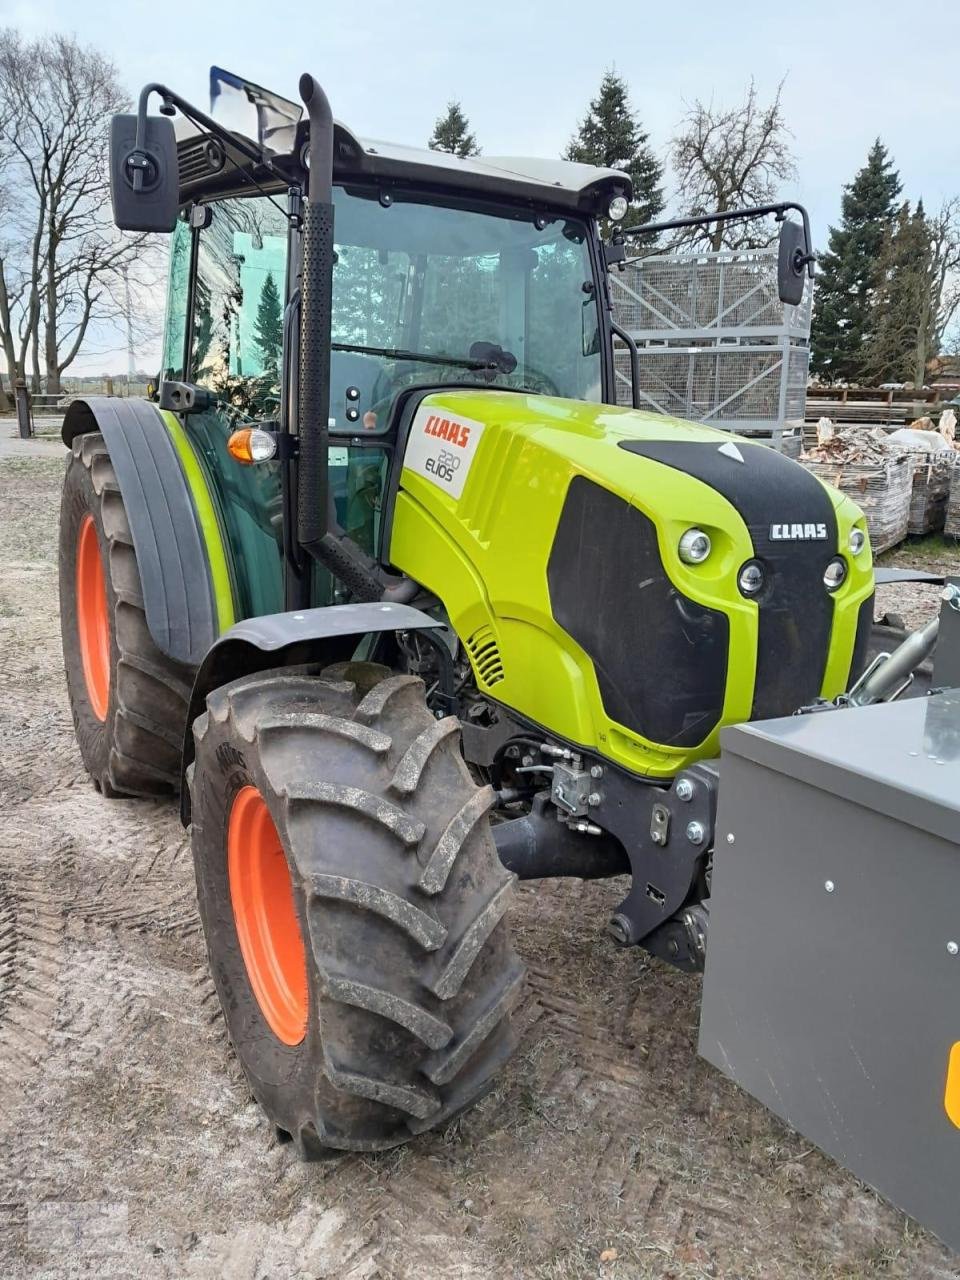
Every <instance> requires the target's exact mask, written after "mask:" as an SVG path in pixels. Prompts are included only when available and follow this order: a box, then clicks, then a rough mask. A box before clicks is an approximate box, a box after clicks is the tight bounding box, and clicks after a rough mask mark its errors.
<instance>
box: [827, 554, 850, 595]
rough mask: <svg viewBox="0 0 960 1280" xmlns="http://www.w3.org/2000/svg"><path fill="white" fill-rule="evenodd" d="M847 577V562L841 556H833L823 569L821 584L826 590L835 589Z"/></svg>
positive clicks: (841, 584)
mask: <svg viewBox="0 0 960 1280" xmlns="http://www.w3.org/2000/svg"><path fill="white" fill-rule="evenodd" d="M846 579H847V562H846V560H844V558H843V556H834V558H833V559H832V560H831V561H830V563H829V564H828V565H827V567H826V569H824V571H823V585H824V586H825V587H826V588H827V590H828V591H836V590H837V588H838V587H842V586H843V584H844V582H845V581H846Z"/></svg>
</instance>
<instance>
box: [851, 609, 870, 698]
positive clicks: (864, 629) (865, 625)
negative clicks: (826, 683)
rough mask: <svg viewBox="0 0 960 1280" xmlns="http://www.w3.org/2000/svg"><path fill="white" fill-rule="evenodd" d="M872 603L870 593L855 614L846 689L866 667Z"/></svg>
mask: <svg viewBox="0 0 960 1280" xmlns="http://www.w3.org/2000/svg"><path fill="white" fill-rule="evenodd" d="M873 602H874V596H873V593H871V594H870V595H869V596H867V598H866V600H864V602H863V604H862V605H861V606H860V612H859V613H858V614H857V635H856V639H855V640H854V642H853V659H852V661H851V663H850V675H849V677H848V679H847V688H848V689H850V688H852V686H853V683H854V681H855V680H858V679H859V678H860V676H861V675H863V671H864V668H865V667H866V665H867V655H868V654H869V652H870V633H871V632H872V630H873Z"/></svg>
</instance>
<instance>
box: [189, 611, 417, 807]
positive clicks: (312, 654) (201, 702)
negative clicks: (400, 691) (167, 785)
mask: <svg viewBox="0 0 960 1280" xmlns="http://www.w3.org/2000/svg"><path fill="white" fill-rule="evenodd" d="M438 626H440V623H438V622H437V620H436V618H431V617H430V616H429V615H428V614H426V613H421V611H420V610H419V609H414V608H413V607H412V606H411V605H408V604H388V603H387V602H386V601H373V602H371V603H361V604H334V605H326V606H325V607H323V608H320V609H303V610H301V611H300V612H298V613H269V614H262V615H261V616H260V617H258V618H246V619H245V620H244V621H243V622H238V623H237V625H236V626H235V627H231V628H230V630H229V631H227V632H225V633H224V635H222V636H221V637H220V639H219V640H218V641H217V642H216V643H215V644H214V645H213V646H212V647H211V649H210V651H209V653H207V655H206V657H205V658H204V659H203V662H202V663H201V664H200V669H199V670H198V671H197V674H196V677H195V679H194V682H193V692H192V693H191V695H190V708H189V711H188V712H187V725H186V732H185V734H184V739H183V751H182V753H181V776H180V820H181V822H182V823H183V825H184V826H187V825H189V822H190V788H189V787H188V786H187V784H186V772H187V769H188V768H189V766H190V764H191V763H192V762H193V754H194V753H193V722H194V720H195V719H196V718H197V716H198V715H200V713H201V712H202V711H203V709H204V706H205V705H206V701H207V694H208V693H210V692H211V691H212V690H213V689H217V688H219V687H220V686H221V685H224V684H228V683H229V682H230V681H231V680H238V679H240V677H241V676H246V675H253V674H254V672H257V671H266V670H269V669H272V668H275V667H287V666H294V665H296V664H299V663H306V662H309V663H320V664H322V665H324V666H329V665H330V664H331V663H334V662H345V661H346V660H347V659H348V658H351V657H352V656H353V654H354V653H355V651H356V648H357V645H358V644H359V642H360V640H361V639H362V638H363V637H364V636H367V635H369V634H370V633H371V632H375V631H415V630H428V629H430V628H434V627H438Z"/></svg>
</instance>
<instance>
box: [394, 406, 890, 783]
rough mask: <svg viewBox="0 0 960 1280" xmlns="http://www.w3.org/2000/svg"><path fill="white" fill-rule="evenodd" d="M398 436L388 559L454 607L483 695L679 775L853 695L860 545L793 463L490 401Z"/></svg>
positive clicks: (763, 450)
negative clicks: (777, 723)
mask: <svg viewBox="0 0 960 1280" xmlns="http://www.w3.org/2000/svg"><path fill="white" fill-rule="evenodd" d="M406 428H407V430H406V432H405V433H404V432H401V443H400V447H401V448H402V450H403V453H402V457H403V462H402V469H401V471H400V477H399V489H398V492H397V494H396V499H395V503H394V509H393V521H392V526H391V528H390V530H389V532H388V538H389V556H388V558H389V560H390V561H391V562H392V563H393V565H395V566H396V567H397V568H399V569H401V570H403V571H404V572H405V573H407V574H409V575H410V576H411V577H413V578H415V579H416V580H417V581H419V582H421V583H423V584H424V586H426V587H428V588H429V589H430V590H432V591H434V592H435V593H436V594H437V595H438V596H439V598H440V599H441V600H442V601H443V603H444V605H445V607H446V610H447V612H448V614H449V616H450V619H451V622H452V624H453V626H454V628H455V630H456V631H457V634H458V635H459V637H460V639H461V641H462V642H463V643H464V645H465V646H466V649H467V651H468V653H470V654H471V659H472V661H473V666H474V672H475V675H476V678H477V682H478V685H479V686H480V688H481V689H483V690H484V691H486V692H488V693H489V694H490V696H491V697H493V698H495V699H497V700H500V701H503V702H504V703H506V704H507V705H509V706H511V707H513V708H514V709H515V710H516V711H518V712H520V713H521V714H523V715H525V716H527V717H529V718H530V719H532V720H534V721H536V722H537V723H538V724H540V725H542V726H543V727H545V728H548V729H551V730H552V731H553V732H555V733H557V734H558V735H560V736H562V737H565V738H567V739H568V740H570V741H573V742H576V743H579V744H581V745H583V746H585V747H590V748H592V749H594V750H598V751H601V752H603V753H604V754H607V755H609V756H611V757H612V758H614V759H616V760H617V761H618V762H620V763H622V764H623V765H625V766H626V767H628V768H630V769H631V770H633V771H635V772H639V773H643V774H646V775H650V776H658V777H667V776H670V775H672V774H673V773H675V772H676V770H677V769H678V768H681V767H683V766H684V765H685V764H687V763H690V762H692V761H693V760H695V759H697V758H701V757H703V756H707V755H712V754H715V753H716V751H717V749H718V742H717V735H718V733H719V730H720V728H721V727H722V726H723V725H725V724H730V723H738V722H742V721H745V720H751V719H761V718H766V717H770V716H777V715H787V714H790V713H792V712H793V711H794V710H796V709H797V708H798V707H799V706H801V705H803V704H806V703H809V702H812V701H813V700H815V699H816V698H818V697H820V696H824V697H832V696H834V695H835V694H837V693H839V692H841V691H842V690H843V689H845V688H846V687H847V684H848V680H849V678H850V673H851V669H852V668H853V667H854V666H855V665H857V663H858V662H859V661H860V651H861V650H862V649H863V646H864V644H865V641H866V637H867V634H868V632H869V623H870V620H871V607H870V600H871V598H872V594H873V574H872V568H871V563H870V552H869V547H868V546H867V547H865V548H864V550H863V551H861V552H860V553H859V554H857V555H854V554H853V553H852V552H851V551H850V534H851V530H852V529H853V528H854V527H855V526H856V527H858V528H861V529H863V530H864V531H865V530H866V525H865V521H864V518H863V516H862V513H861V512H860V511H859V509H858V508H857V507H856V506H855V505H854V504H853V503H852V502H851V501H850V500H849V499H847V498H846V497H844V496H843V495H842V494H840V493H839V492H838V491H837V490H834V489H832V488H830V487H828V486H826V485H824V484H822V483H821V482H820V481H819V480H818V479H816V478H815V477H813V476H812V475H810V473H809V472H807V471H806V470H805V469H804V468H803V467H801V466H800V465H799V464H798V463H795V462H793V461H791V460H790V459H787V458H784V457H783V456H782V455H781V454H779V453H777V452H776V451H774V450H773V449H771V448H770V447H768V446H767V445H763V444H759V443H755V442H751V441H749V440H745V439H740V438H737V437H733V436H731V435H729V434H728V433H726V432H721V431H717V430H714V429H712V428H708V427H703V426H699V425H696V424H693V423H688V422H682V421H679V420H677V419H672V418H666V417H663V416H661V415H659V414H650V413H643V412H639V411H636V410H633V409H622V408H618V407H614V406H610V405H598V404H590V403H584V402H581V401H571V400H561V399H554V398H551V397H546V396H531V395H520V394H515V393H512V392H502V391H493V390H489V391H488V390H478V391H466V390H457V391H452V390H451V391H449V392H441V391H438V392H436V393H432V394H430V395H428V396H426V397H425V398H424V399H422V400H421V401H420V403H419V405H418V406H417V407H416V409H415V411H413V412H412V413H411V414H410V415H409V416H408V421H407V423H406ZM690 529H697V530H701V531H702V532H704V533H705V534H707V536H708V537H709V539H710V552H709V554H708V555H707V556H706V558H705V559H703V560H702V561H701V562H700V563H687V562H685V560H684V559H683V558H681V554H680V542H681V538H682V537H683V535H684V534H685V533H686V532H687V531H688V530H690ZM838 558H841V559H842V561H843V565H844V567H845V569H846V577H845V580H844V581H843V582H842V584H841V585H840V586H839V587H838V589H836V590H833V591H831V590H828V588H827V586H826V585H825V582H824V572H825V570H826V569H827V566H828V565H829V564H830V562H831V561H834V560H837V559H838ZM747 565H751V566H756V568H758V569H759V571H760V575H761V586H760V587H759V589H758V590H756V592H755V593H754V594H752V595H747V594H744V591H743V590H741V587H740V585H739V584H740V581H741V574H742V571H743V569H744V566H747ZM752 577H753V579H754V581H755V580H756V574H753V575H752Z"/></svg>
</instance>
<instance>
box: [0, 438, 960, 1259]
mask: <svg viewBox="0 0 960 1280" xmlns="http://www.w3.org/2000/svg"><path fill="white" fill-rule="evenodd" d="M61 474H62V467H61V465H60V463H59V462H57V461H52V460H51V461H48V460H43V459H41V460H33V459H28V458H21V457H16V458H9V457H8V458H5V459H0V643H2V654H3V661H2V664H0V1274H2V1275H3V1276H8V1277H21V1276H43V1277H51V1278H53V1277H65V1276H88V1275H89V1276H97V1277H106V1276H137V1277H168V1276H170V1277H172V1276H177V1277H179V1276H203V1277H225V1278H226V1280H255V1278H257V1280H259V1278H266V1277H274V1278H276V1280H280V1278H283V1280H286V1278H293V1277H321V1276H326V1277H342V1278H343V1280H373V1277H383V1278H387V1277H390V1278H391V1280H401V1278H402V1277H403V1278H410V1280H414V1278H416V1280H421V1278H424V1280H441V1278H449V1280H474V1278H477V1280H479V1278H488V1277H493V1278H497V1280H499V1278H501V1277H503V1278H504V1280H506V1278H508V1277H532V1278H534V1280H560V1278H561V1277H596V1276H602V1277H608V1276H609V1277H617V1280H627V1278H628V1277H629V1278H639V1277H672V1278H675V1280H686V1278H693V1277H762V1278H763V1280H787V1278H789V1280H798V1278H800V1277H811V1278H812V1277H816V1278H818V1280H826V1278H827V1277H831V1278H835V1280H841V1278H843V1280H854V1278H855V1277H870V1276H891V1277H892V1276H897V1277H913V1278H917V1280H919V1278H924V1280H926V1278H929V1280H933V1278H934V1277H937V1278H942V1280H945V1278H946V1277H955V1276H960V1261H958V1259H957V1258H956V1256H955V1255H952V1254H949V1253H948V1252H947V1251H946V1250H945V1249H944V1248H943V1247H942V1246H940V1245H939V1244H938V1243H937V1242H936V1241H935V1240H933V1239H932V1238H931V1237H929V1236H928V1235H926V1234H925V1233H924V1232H922V1231H921V1230H920V1229H919V1228H917V1227H916V1226H915V1225H914V1224H913V1223H911V1222H910V1221H909V1220H908V1219H906V1218H905V1217H904V1216H903V1215H902V1214H900V1213H898V1212H897V1211H895V1210H894V1209H892V1208H891V1207H890V1206H889V1205H887V1204H885V1203H883V1202H881V1201H879V1200H878V1198H877V1197H876V1196H875V1195H874V1194H873V1193H872V1192H871V1191H870V1190H869V1189H867V1188H866V1187H864V1186H863V1185H862V1184H860V1183H858V1182H857V1181H856V1180H855V1179H854V1178H852V1177H851V1176H849V1175H848V1174H846V1173H844V1172H843V1171H842V1170H841V1169H839V1168H838V1167H837V1166H836V1165H834V1164H833V1163H832V1162H831V1161H830V1160H828V1159H827V1158H826V1157H824V1156H821V1155H820V1154H819V1152H818V1151H816V1150H813V1149H811V1147H810V1144H809V1143H807V1142H805V1141H804V1140H803V1139H801V1138H800V1137H798V1136H797V1135H796V1134H794V1133H792V1132H790V1131H789V1130H787V1129H786V1128H785V1127H784V1126H783V1125H782V1124H781V1123H780V1122H779V1121H778V1120H776V1119H775V1118H774V1117H773V1116H771V1115H770V1114H769V1113H768V1112H766V1111H764V1110H763V1109H762V1108H761V1107H760V1106H759V1105H757V1104H755V1103H754V1102H752V1101H751V1100H750V1099H749V1098H748V1097H746V1096H745V1095H744V1094H743V1093H741V1092H740V1091H739V1090H738V1089H737V1088H736V1087H735V1086H733V1085H731V1084H730V1083H728V1082H727V1081H726V1080H724V1079H723V1078H722V1077H721V1076H720V1075H719V1074H718V1073H717V1072H716V1071H714V1070H713V1069H712V1068H710V1067H709V1066H707V1065H706V1064H705V1063H704V1062H702V1061H700V1060H699V1059H698V1058H697V1056H696V1052H695V1043H696V1027H697V1005H698V994H699V984H698V982H697V981H696V980H695V979H692V978H688V977H684V976H683V975H680V974H678V973H675V972H673V971H672V970H669V969H668V968H666V967H665V966H662V965H660V964H659V963H658V962H656V961H652V960H650V959H649V958H647V957H645V956H644V953H643V952H641V951H639V950H634V951H628V952H623V951H618V950H616V949H615V948H614V947H613V945H612V944H611V943H610V942H608V941H607V940H606V939H605V937H604V933H603V926H604V923H605V920H606V918H607V916H608V914H609V912H610V909H611V907H612V906H613V905H614V904H615V903H616V901H617V899H618V894H619V893H620V891H621V890H622V887H623V886H622V884H621V883H619V882H615V881H614V882H607V883H605V884H601V885H583V884H581V883H579V882H575V881H574V882H568V883H566V884H561V883H557V884H548V885H547V886H546V887H539V888H538V887H532V886H528V887H525V888H523V889H522V890H521V892H520V894H519V902H518V905H517V907H516V909H515V913H514V923H515V926H516V933H517V936H518V941H519V946H520V948H521V950H522V951H523V953H524V954H525V956H526V958H527V960H528V961H529V963H530V976H531V981H530V988H529V995H528V998H527V999H526V1002H525V1004H524V1006H523V1010H522V1017H523V1025H524V1028H525V1030H524V1035H523V1041H522V1047H521V1051H520V1053H519V1054H518V1056H517V1058H516V1059H515V1061H514V1062H513V1064H512V1066H511V1067H510V1068H509V1069H508V1070H507V1072H506V1073H505V1074H504V1076H503V1077H502V1079H501V1081H500V1083H499V1086H498V1088H497V1089H496V1092H495V1093H493V1094H491V1095H490V1096H488V1097H487V1098H486V1099H485V1100H484V1102H483V1103H482V1104H481V1105H480V1106H479V1107H478V1108H476V1109H475V1110H474V1111H472V1112H470V1113H469V1114H467V1115H466V1116H465V1117H463V1118H461V1119H460V1120H459V1121H457V1122H456V1123H454V1124H453V1125H452V1126H451V1127H450V1128H448V1129H447V1130H446V1131H445V1132H443V1133H439V1134H435V1135H432V1136H428V1137H426V1138H423V1139H420V1140H418V1141H417V1142H416V1143H415V1145H412V1146H410V1147H407V1148H404V1149H402V1150H399V1151H395V1152H393V1153H390V1154H387V1155H384V1156H370V1157H364V1158H359V1157H355V1156H344V1157H341V1158H337V1159H331V1160H329V1161H327V1162H323V1163H319V1164H302V1163H299V1162H298V1160H297V1159H296V1157H295V1155H294V1153H293V1150H292V1148H291V1147H290V1146H289V1145H287V1146H282V1145H278V1143H277V1142H276V1140H275V1138H274V1136H273V1133H272V1131H271V1129H270V1127H269V1126H268V1125H267V1123H266V1122H265V1120H264V1119H263V1117H262V1116H261V1114H260V1113H259V1110H258V1108H257V1107H256V1105H255V1104H254V1103H253V1102H252V1100H251V1098H250V1094H249V1092H248V1090H247V1089H246V1088H245V1086H244V1081H243V1078H242V1076H241V1074H240V1072H239V1070H238V1068H237V1065H236V1063H235V1062H234V1060H233V1059H232V1057H231V1054H230V1051H229V1048H228V1046H227V1044H226V1043H225V1040H224V1037H223V1033H222V1023H221V1020H220V1017H219V1014H218V1010H217V1002H216V997H215V995H214V992H213V988H212V986H211V984H210V982H209V980H208V978H207V976H206V971H205V963H204V954H203V944H202V939H201V935H200V928H199V923H198V920H197V915H196V910H195V904H194V886H193V871H192V867H191V860H190V851H189V846H188V843H187V840H186V839H185V836H184V833H183V832H182V831H181V829H180V827H179V825H178V822H177V817H176V814H175V812H174V808H173V806H172V805H170V804H154V803H145V802H142V801H106V800H104V799H102V798H101V797H100V796H98V795H97V794H96V793H95V792H94V790H93V788H92V787H91V786H90V785H89V784H88V782H87V781H86V778H85V775H84V774H83V771H82V769H81V765H80V760H79V757H78V755H77V752H76V749H75V747H74V742H73V734H72V727H71V721H70V713H69V710H68V706H67V699H66V694H65V690H64V684H63V678H62V671H61V666H60V655H59V646H60V640H59V631H58V622H57V586H56V532H55V531H56V523H57V505H58V489H59V483H60V477H61ZM915 554H917V553H916V552H908V553H906V556H905V557H904V558H906V559H909V558H910V555H915ZM935 554H939V555H940V556H941V557H944V558H946V559H948V561H949V563H951V564H952V565H954V566H956V565H958V564H960V559H958V558H957V557H956V555H955V554H953V553H950V552H948V551H947V550H946V549H941V550H940V552H939V553H935ZM926 556H927V559H928V560H929V558H930V553H929V551H928V552H927V553H926ZM935 594H936V593H935V590H934V589H931V588H920V589H912V590H905V589H902V588H897V589H896V590H895V591H887V592H885V597H886V598H885V600H884V602H883V603H884V607H885V608H899V610H900V611H901V612H905V613H907V612H910V611H911V610H916V609H919V608H920V607H921V605H922V609H923V612H927V611H928V610H929V609H930V608H931V607H932V604H933V600H934V598H935ZM612 1251H616V1254H615V1256H614V1255H613V1252H612Z"/></svg>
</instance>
